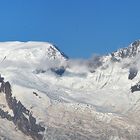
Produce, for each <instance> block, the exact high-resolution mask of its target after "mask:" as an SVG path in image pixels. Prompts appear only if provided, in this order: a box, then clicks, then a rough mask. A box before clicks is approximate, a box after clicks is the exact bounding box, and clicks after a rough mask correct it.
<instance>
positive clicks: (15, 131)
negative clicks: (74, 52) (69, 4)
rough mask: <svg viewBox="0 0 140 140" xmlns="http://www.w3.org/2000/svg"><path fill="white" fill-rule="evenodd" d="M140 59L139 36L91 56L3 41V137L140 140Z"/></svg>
mask: <svg viewBox="0 0 140 140" xmlns="http://www.w3.org/2000/svg"><path fill="white" fill-rule="evenodd" d="M139 58H140V41H139V40H137V41H135V42H133V43H131V44H130V45H129V46H128V47H127V48H122V49H119V50H117V51H116V52H112V53H111V54H108V55H104V56H94V57H93V58H90V59H88V60H81V59H77V60H73V59H69V58H68V57H67V56H66V55H65V54H64V53H62V52H61V51H60V50H59V49H58V48H57V47H56V46H54V45H52V44H50V43H47V42H1V43H0V74H1V76H0V139H3V140H4V139H6V140H19V139H20V140H23V139H27V140H32V139H33V140H140V122H139V116H140V62H139Z"/></svg>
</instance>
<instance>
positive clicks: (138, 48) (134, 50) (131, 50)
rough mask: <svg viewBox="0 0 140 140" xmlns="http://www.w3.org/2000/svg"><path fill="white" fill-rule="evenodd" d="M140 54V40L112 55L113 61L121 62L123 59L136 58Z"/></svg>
mask: <svg viewBox="0 0 140 140" xmlns="http://www.w3.org/2000/svg"><path fill="white" fill-rule="evenodd" d="M139 52H140V40H137V41H134V42H133V43H132V44H131V45H130V46H129V47H128V48H123V49H119V50H118V51H116V52H113V53H111V56H112V60H114V61H120V60H121V59H123V58H130V57H134V56H136V55H137V54H138V53H139Z"/></svg>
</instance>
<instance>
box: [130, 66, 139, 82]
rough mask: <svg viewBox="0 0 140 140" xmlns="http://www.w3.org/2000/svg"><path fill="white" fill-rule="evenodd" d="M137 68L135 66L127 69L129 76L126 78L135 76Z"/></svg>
mask: <svg viewBox="0 0 140 140" xmlns="http://www.w3.org/2000/svg"><path fill="white" fill-rule="evenodd" d="M137 73H138V70H137V68H135V67H133V68H130V69H129V76H128V79H130V80H132V79H134V78H135V77H136V76H137Z"/></svg>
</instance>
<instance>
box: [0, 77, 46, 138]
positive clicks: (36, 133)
mask: <svg viewBox="0 0 140 140" xmlns="http://www.w3.org/2000/svg"><path fill="white" fill-rule="evenodd" d="M0 91H1V94H2V93H4V94H5V97H6V102H7V104H8V106H9V108H10V109H11V110H12V111H13V114H14V116H11V115H9V114H8V112H4V111H3V110H2V109H0V117H1V118H6V119H7V120H9V121H12V122H13V123H14V124H15V126H16V127H17V128H18V129H19V130H20V131H22V132H23V133H24V134H25V135H28V136H31V137H32V138H33V139H34V140H42V139H43V135H42V134H41V133H40V132H44V131H45V128H44V127H42V126H41V125H40V124H36V118H35V117H33V115H32V113H31V112H30V111H29V110H28V109H26V108H25V107H24V105H23V104H22V103H21V102H20V101H17V100H16V98H15V97H12V90H11V85H10V83H9V82H6V83H5V82H4V79H3V80H2V81H1V87H0Z"/></svg>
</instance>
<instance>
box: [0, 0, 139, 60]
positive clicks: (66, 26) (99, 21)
mask: <svg viewBox="0 0 140 140" xmlns="http://www.w3.org/2000/svg"><path fill="white" fill-rule="evenodd" d="M139 5H140V1H139V0H1V1H0V41H12V40H18V41H29V40H34V41H49V42H53V43H55V44H56V45H57V46H58V47H59V48H60V49H61V50H62V51H64V52H65V53H66V54H67V55H68V56H70V57H73V58H76V57H82V58H88V57H90V56H91V55H92V54H94V53H96V54H106V53H109V52H111V51H114V50H116V49H117V48H120V47H126V46H127V45H128V44H129V43H131V42H132V41H134V40H136V39H139V38H140V37H139V36H140V8H139Z"/></svg>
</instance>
